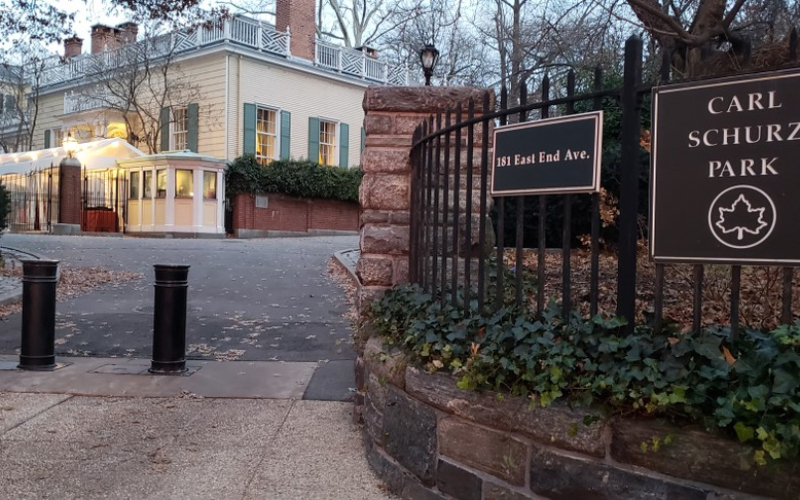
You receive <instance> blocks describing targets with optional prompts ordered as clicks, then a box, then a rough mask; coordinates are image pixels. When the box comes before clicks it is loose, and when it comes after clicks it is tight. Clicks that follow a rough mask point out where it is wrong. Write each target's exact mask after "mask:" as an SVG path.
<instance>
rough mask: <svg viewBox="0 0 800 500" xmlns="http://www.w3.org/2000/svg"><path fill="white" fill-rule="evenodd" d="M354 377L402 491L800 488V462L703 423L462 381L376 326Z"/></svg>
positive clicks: (461, 494)
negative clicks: (677, 422)
mask: <svg viewBox="0 0 800 500" xmlns="http://www.w3.org/2000/svg"><path fill="white" fill-rule="evenodd" d="M356 379H357V384H358V387H359V393H358V397H357V399H356V417H357V419H358V420H360V421H361V422H363V424H364V430H365V443H366V448H367V456H368V460H369V463H370V464H371V465H372V467H373V468H374V469H375V471H376V472H377V473H378V475H379V476H380V477H381V478H382V479H383V480H384V481H385V482H386V485H387V486H388V488H389V489H390V490H391V491H392V492H394V493H396V494H399V495H400V496H402V497H403V498H408V499H448V498H455V499H464V500H500V499H505V500H521V499H527V498H549V499H564V500H567V499H569V500H573V499H574V500H584V499H675V500H684V499H686V500H693V499H698V500H700V499H703V500H706V499H726V500H733V499H748V498H781V499H798V498H800V463H798V462H793V463H786V462H784V463H778V464H771V465H768V466H766V467H759V466H756V465H754V464H753V462H752V456H753V449H752V448H750V447H747V446H742V445H740V444H739V443H737V442H736V441H734V440H731V439H729V438H727V437H723V436H718V435H715V434H712V433H709V432H706V431H704V430H702V429H696V428H691V427H676V426H674V425H670V424H667V423H664V422H660V421H656V420H641V419H632V418H612V419H608V418H605V417H604V416H603V415H602V414H601V413H600V412H598V411H597V410H592V409H586V408H584V409H576V410H573V409H570V408H568V407H566V406H556V405H553V406H551V407H548V408H540V407H537V406H531V405H529V404H528V401H527V400H524V399H521V398H513V397H503V396H500V395H497V394H494V393H487V392H477V391H462V390H460V389H458V388H457V387H456V385H455V380H454V379H453V378H452V377H451V376H449V375H447V374H428V373H426V372H424V371H420V370H418V369H417V368H414V367H411V366H407V361H406V358H405V356H404V355H403V354H402V353H399V352H397V351H391V350H389V349H386V348H385V347H384V346H383V344H382V343H381V342H380V341H379V340H378V339H377V338H375V337H373V338H370V339H369V341H368V342H367V344H366V346H365V349H364V352H363V354H362V355H361V357H359V359H358V360H357V362H356ZM584 419H586V422H587V423H588V424H589V425H586V424H585V423H584ZM665 441H666V443H665ZM667 443H669V444H667Z"/></svg>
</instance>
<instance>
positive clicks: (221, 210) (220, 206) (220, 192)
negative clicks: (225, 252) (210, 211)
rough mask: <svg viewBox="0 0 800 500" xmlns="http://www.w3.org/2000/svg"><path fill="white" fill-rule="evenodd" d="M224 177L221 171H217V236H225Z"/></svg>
mask: <svg viewBox="0 0 800 500" xmlns="http://www.w3.org/2000/svg"><path fill="white" fill-rule="evenodd" d="M223 182H225V176H224V174H223V172H222V170H218V171H217V234H225V186H223V185H222V183H223Z"/></svg>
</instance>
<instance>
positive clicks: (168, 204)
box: [164, 166, 175, 232]
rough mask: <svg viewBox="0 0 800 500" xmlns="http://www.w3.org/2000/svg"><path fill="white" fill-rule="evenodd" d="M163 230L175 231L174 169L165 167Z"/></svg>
mask: <svg viewBox="0 0 800 500" xmlns="http://www.w3.org/2000/svg"><path fill="white" fill-rule="evenodd" d="M164 226H165V227H164V230H165V231H167V232H169V231H174V230H175V167H172V166H167V199H166V200H165V203H164Z"/></svg>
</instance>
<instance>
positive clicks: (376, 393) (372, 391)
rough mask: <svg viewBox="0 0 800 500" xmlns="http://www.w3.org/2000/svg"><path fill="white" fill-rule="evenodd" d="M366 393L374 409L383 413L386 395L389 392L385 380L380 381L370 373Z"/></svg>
mask: <svg viewBox="0 0 800 500" xmlns="http://www.w3.org/2000/svg"><path fill="white" fill-rule="evenodd" d="M367 392H368V393H369V398H370V400H371V401H372V404H373V405H374V406H375V408H376V409H377V410H378V411H380V412H383V409H384V408H385V407H386V395H387V394H388V392H389V388H388V387H387V385H386V380H381V379H379V378H378V377H377V376H376V375H375V374H374V373H370V374H369V378H368V379H367Z"/></svg>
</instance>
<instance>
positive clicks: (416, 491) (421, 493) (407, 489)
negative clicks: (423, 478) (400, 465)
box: [400, 479, 448, 500]
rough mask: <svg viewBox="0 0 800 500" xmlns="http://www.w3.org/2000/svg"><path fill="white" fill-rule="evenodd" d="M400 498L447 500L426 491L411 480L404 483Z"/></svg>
mask: <svg viewBox="0 0 800 500" xmlns="http://www.w3.org/2000/svg"><path fill="white" fill-rule="evenodd" d="M400 496H401V498H402V499H403V500H448V498H447V497H445V496H444V495H442V494H440V493H438V492H436V491H433V490H431V489H428V488H427V487H425V486H423V485H422V484H420V483H419V481H415V480H413V479H409V480H408V481H406V483H405V486H404V487H403V493H402V494H401V495H400Z"/></svg>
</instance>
